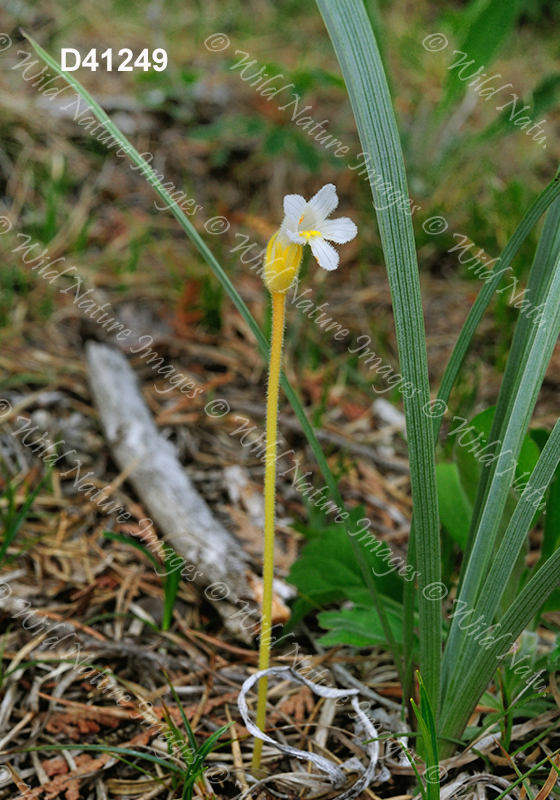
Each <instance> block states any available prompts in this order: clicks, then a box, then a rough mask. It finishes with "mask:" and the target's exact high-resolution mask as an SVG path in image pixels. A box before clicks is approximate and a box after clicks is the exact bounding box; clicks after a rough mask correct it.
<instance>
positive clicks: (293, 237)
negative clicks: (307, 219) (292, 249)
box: [282, 228, 305, 244]
mask: <svg viewBox="0 0 560 800" xmlns="http://www.w3.org/2000/svg"><path fill="white" fill-rule="evenodd" d="M282 231H283V233H285V234H286V236H287V237H288V239H289V240H290V242H293V243H294V244H305V239H303V238H302V237H301V236H300V235H299V233H298V232H297V231H291V230H290V229H289V228H282Z"/></svg>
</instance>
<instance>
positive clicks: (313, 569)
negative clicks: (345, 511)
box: [287, 512, 411, 641]
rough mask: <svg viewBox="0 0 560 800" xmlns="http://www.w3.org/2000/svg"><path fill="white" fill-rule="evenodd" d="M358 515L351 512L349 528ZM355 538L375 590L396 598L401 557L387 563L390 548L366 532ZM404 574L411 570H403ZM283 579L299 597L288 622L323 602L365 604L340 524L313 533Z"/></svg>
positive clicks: (360, 579)
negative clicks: (370, 574)
mask: <svg viewBox="0 0 560 800" xmlns="http://www.w3.org/2000/svg"><path fill="white" fill-rule="evenodd" d="M358 516H359V514H358V513H355V512H352V518H351V520H350V521H351V522H352V524H351V525H349V528H351V529H352V530H353V531H355V530H359V529H360V528H359V526H358V524H357V517H358ZM356 538H357V539H358V540H359V544H360V547H361V548H362V551H363V553H364V558H365V560H366V564H367V566H368V569H369V570H370V572H372V575H374V579H375V582H376V585H377V587H378V591H379V592H380V593H381V594H382V595H384V596H385V597H387V598H392V599H393V600H394V601H400V600H401V598H402V592H403V579H402V578H401V577H399V576H398V574H397V571H398V569H399V568H402V567H404V560H403V559H400V560H398V561H397V560H394V561H393V563H388V562H390V559H391V556H392V552H391V549H390V548H389V547H388V545H386V544H385V543H384V542H382V541H380V540H379V539H377V538H376V537H375V536H373V535H370V534H369V532H368V531H365V532H364V533H360V535H359V536H358V537H356ZM383 554H387V557H386V558H383ZM372 568H373V569H374V570H375V573H377V576H376V575H375V574H374V573H373V570H372ZM384 573H387V574H386V575H385V574H384ZM408 574H411V572H410V571H409V573H406V575H408ZM287 580H288V582H289V583H291V584H292V585H294V586H295V587H296V588H297V589H298V592H299V593H300V598H299V599H298V601H296V603H295V604H294V609H293V618H292V620H291V621H290V624H291V625H293V624H295V622H297V621H298V619H301V617H302V616H303V615H304V614H305V613H307V612H308V611H311V610H312V609H314V608H317V607H318V606H323V605H325V604H327V603H334V602H337V601H340V600H352V601H353V602H355V603H361V604H365V603H367V597H368V591H367V586H366V583H365V581H364V578H363V574H362V572H361V569H360V566H359V564H358V562H357V560H356V556H355V554H354V551H353V548H352V545H351V543H350V540H349V537H348V535H347V534H346V533H345V531H344V529H343V528H342V526H340V525H339V526H333V527H331V528H328V529H327V530H325V531H322V532H321V533H319V534H317V535H314V536H313V538H312V539H311V541H310V542H309V543H308V544H306V545H305V547H304V548H303V550H302V552H301V554H300V557H299V558H298V559H297V561H295V562H294V564H292V567H291V569H290V573H289V575H288V578H287ZM385 641H386V639H385Z"/></svg>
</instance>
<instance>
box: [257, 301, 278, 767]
mask: <svg viewBox="0 0 560 800" xmlns="http://www.w3.org/2000/svg"><path fill="white" fill-rule="evenodd" d="M271 297H272V334H271V337H270V367H269V371H268V397H267V403H266V466H265V473H264V564H263V599H262V616H261V635H260V643H259V671H260V670H263V669H268V666H269V663H270V641H271V636H272V581H273V578H274V522H275V514H274V510H275V508H274V507H275V500H276V438H277V431H278V390H279V385H280V367H281V364H282V344H283V341H284V320H285V308H286V296H285V294H284V293H283V292H271ZM267 689H268V678H267V677H264V678H261V679H260V681H259V695H258V702H257V719H256V722H257V726H258V727H259V728H260V730H261V731H264V726H265V720H266V694H267ZM262 745H263V743H262V740H261V739H256V740H255V749H254V750H253V761H252V769H253V771H255V770H258V769H259V767H260V763H261V754H262Z"/></svg>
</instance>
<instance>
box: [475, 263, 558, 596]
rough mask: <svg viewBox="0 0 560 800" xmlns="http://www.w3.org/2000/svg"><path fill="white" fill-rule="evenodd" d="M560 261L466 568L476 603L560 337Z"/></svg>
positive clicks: (515, 391) (519, 378)
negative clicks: (514, 467) (514, 471)
mask: <svg viewBox="0 0 560 800" xmlns="http://www.w3.org/2000/svg"><path fill="white" fill-rule="evenodd" d="M559 298H560V258H559V259H558V261H557V262H556V265H555V268H554V276H553V279H552V282H551V284H550V293H549V295H548V298H547V300H546V305H545V309H544V318H545V320H546V321H547V324H546V325H545V326H543V327H539V326H537V325H535V326H534V327H535V329H536V331H535V333H534V337H533V342H532V345H531V347H530V349H529V350H528V353H527V358H526V360H525V363H524V365H523V369H520V371H519V374H518V376H517V380H516V382H515V386H514V388H513V392H512V396H513V398H514V399H513V403H512V407H511V413H510V414H509V416H508V419H507V427H506V429H505V431H504V438H503V441H502V442H501V444H500V447H499V450H497V452H499V453H500V457H499V458H497V459H496V462H495V464H494V465H493V466H494V472H493V475H492V477H491V479H490V481H489V489H488V494H487V498H486V502H485V504H484V507H483V510H482V514H481V518H480V524H479V526H478V529H477V532H476V539H475V541H474V544H473V548H472V553H471V556H470V558H469V561H468V563H467V566H466V571H465V576H464V581H463V584H462V591H461V592H460V599H462V600H464V601H466V602H468V603H472V602H474V600H475V599H476V597H477V595H478V592H479V588H480V585H481V583H482V581H483V580H484V578H485V576H486V573H487V568H488V565H489V563H490V559H491V557H492V553H493V550H494V544H495V540H496V533H497V530H498V526H499V522H500V519H501V515H502V513H503V510H504V507H505V503H506V500H507V494H508V491H509V487H510V485H511V482H512V478H513V474H512V472H511V471H510V469H509V467H510V466H511V464H512V463H514V462H515V461H516V460H517V458H518V456H519V451H520V449H521V445H522V443H523V438H524V436H525V433H526V430H527V426H528V423H529V419H530V417H531V414H532V412H533V408H534V406H535V403H536V400H537V396H538V393H539V391H540V388H541V385H542V381H543V378H544V375H545V372H546V369H547V367H548V363H549V361H550V357H551V355H552V350H553V349H554V345H555V344H556V340H557V339H558V334H559V333H560V303H559V302H558V300H559Z"/></svg>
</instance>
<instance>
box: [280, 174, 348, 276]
mask: <svg viewBox="0 0 560 800" xmlns="http://www.w3.org/2000/svg"><path fill="white" fill-rule="evenodd" d="M337 205H338V197H337V194H336V187H335V186H334V184H332V183H327V185H326V186H323V188H322V189H320V190H319V191H318V192H317V194H316V195H315V196H314V197H312V198H311V200H309V201H306V200H305V198H304V197H302V196H301V195H300V194H288V195H286V197H285V198H284V214H285V217H284V221H283V223H282V226H281V228H280V231H279V236H280V237H281V238H282V239H284V237H287V238H288V239H289V240H290V241H291V242H293V243H294V244H299V245H304V244H306V243H307V244H309V245H310V246H311V250H312V252H313V255H314V256H315V258H316V259H317V261H318V262H319V265H320V266H321V267H323V269H327V270H329V271H330V270H333V269H336V268H337V267H338V264H339V261H340V258H339V255H338V253H337V251H336V250H335V249H334V247H333V246H332V245H331V244H329V243H328V241H331V242H336V243H337V244H344V243H345V242H349V241H351V240H352V239H353V238H354V237H355V236H356V234H357V233H358V228H357V227H356V225H355V224H354V223H353V222H352V220H351V219H349V218H348V217H339V218H338V219H328V216H329V214H332V212H333V211H334V210H335V208H336V207H337ZM326 240H328V241H326Z"/></svg>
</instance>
